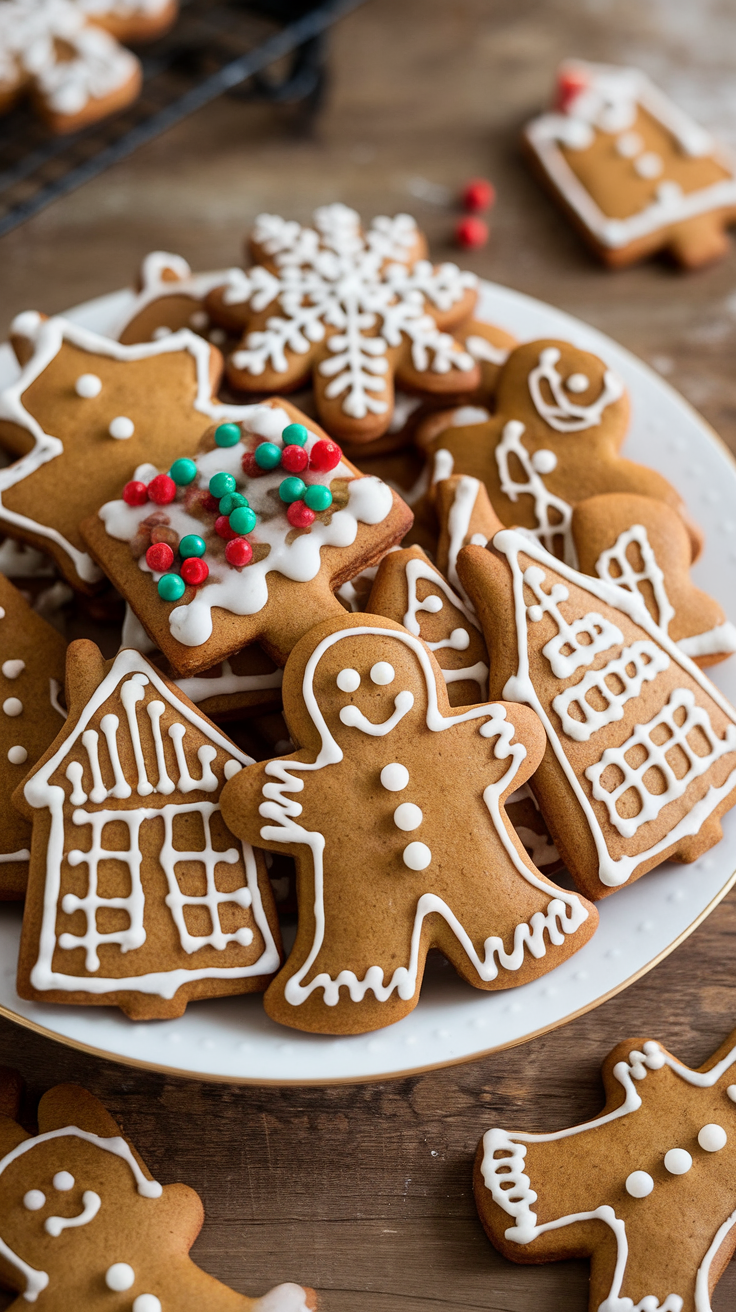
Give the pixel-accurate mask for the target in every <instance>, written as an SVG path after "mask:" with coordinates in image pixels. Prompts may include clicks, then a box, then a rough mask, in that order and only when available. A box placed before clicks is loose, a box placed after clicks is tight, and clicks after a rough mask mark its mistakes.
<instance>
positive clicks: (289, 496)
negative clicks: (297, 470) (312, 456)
mask: <svg viewBox="0 0 736 1312" xmlns="http://www.w3.org/2000/svg"><path fill="white" fill-rule="evenodd" d="M306 490H307V485H306V483H305V482H304V480H303V479H302V478H297V477H296V475H295V474H292V475H291V476H290V477H289V478H284V479H282V480H281V482H280V484H279V496H280V497H281V500H282V501H285V502H286V504H287V506H288V505H291V503H292V501H300V500H301V498H302V497H303V496H304V493H305V492H306Z"/></svg>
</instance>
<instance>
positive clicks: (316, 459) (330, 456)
mask: <svg viewBox="0 0 736 1312" xmlns="http://www.w3.org/2000/svg"><path fill="white" fill-rule="evenodd" d="M341 460H342V451H341V450H340V448H339V446H338V445H337V442H330V441H329V440H328V439H327V438H324V437H323V438H320V440H319V442H315V444H314V446H313V447H312V450H311V451H310V453H309V468H310V469H316V470H317V472H318V473H320V474H327V473H329V471H330V470H331V469H334V468H335V466H336V465H339V463H340V461H341Z"/></svg>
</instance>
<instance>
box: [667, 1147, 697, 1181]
mask: <svg viewBox="0 0 736 1312" xmlns="http://www.w3.org/2000/svg"><path fill="white" fill-rule="evenodd" d="M692 1164H693V1159H692V1157H691V1156H690V1154H689V1152H687V1151H686V1150H685V1149H684V1148H670V1150H669V1152H668V1153H665V1155H664V1169H665V1171H669V1173H670V1175H687V1172H688V1171H689V1170H690V1167H691V1166H692Z"/></svg>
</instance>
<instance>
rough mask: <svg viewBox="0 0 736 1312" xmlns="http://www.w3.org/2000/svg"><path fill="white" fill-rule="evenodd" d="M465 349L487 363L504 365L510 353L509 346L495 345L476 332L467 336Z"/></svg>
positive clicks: (475, 358)
mask: <svg viewBox="0 0 736 1312" xmlns="http://www.w3.org/2000/svg"><path fill="white" fill-rule="evenodd" d="M465 350H466V351H469V352H470V354H471V355H472V357H473V359H474V360H479V361H480V362H481V363H487V364H497V365H504V364H505V363H506V361H507V360H508V358H509V355H510V351H509V350H508V348H507V347H504V346H494V345H493V342H489V340H488V338H487V337H480V336H479V335H478V334H476V333H471V334H470V336H469V337H466V338H465ZM486 413H487V412H486ZM471 422H473V421H472V420H471Z"/></svg>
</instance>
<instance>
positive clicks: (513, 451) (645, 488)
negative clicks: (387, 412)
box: [417, 341, 702, 565]
mask: <svg viewBox="0 0 736 1312" xmlns="http://www.w3.org/2000/svg"><path fill="white" fill-rule="evenodd" d="M496 410H497V413H496V414H494V415H493V416H492V417H487V418H485V419H482V418H476V417H475V416H472V417H471V416H468V417H467V420H466V422H465V423H464V424H462V426H460V425H459V424H458V423H457V420H456V421H455V426H449V425H448V426H447V428H446V429H445V431H444V432H442V433H439V434H438V433H437V432H436V429H435V428H434V427H430V429H429V431H428V433H426V432H425V433H423V432H422V430H421V429H420V431H419V433H418V435H417V440H418V441H419V443H420V445H422V446H423V447H424V449H425V451H426V454H427V457H428V459H429V461H430V462H431V463H432V464H433V466H434V469H433V478H434V480H438V479H441V478H447V477H448V476H449V475H450V474H452V473H455V474H470V475H471V476H472V477H474V478H478V479H480V481H481V482H482V483H484V484H485V487H486V490H487V492H488V495H489V497H490V499H491V504H492V506H493V509H494V510H495V511H496V513H497V514H498V516H499V518H500V519H501V520H502V522H503V523H504V524H506V525H509V526H518V527H520V528H525V529H528V530H529V531H531V533H533V534H534V536H535V537H536V538H538V539H539V541H540V542H541V544H542V546H544V547H546V548H547V550H548V551H552V552H553V553H554V554H555V555H558V556H560V558H561V559H563V560H564V561H565V562H566V563H567V564H568V565H576V564H577V557H576V552H575V543H574V540H573V535H572V511H573V506H574V505H575V504H576V503H577V502H578V501H583V500H584V499H585V498H586V497H590V496H595V495H597V494H598V493H600V492H629V493H637V494H639V495H642V496H649V497H655V498H657V499H658V500H660V501H664V502H665V503H666V504H667V505H670V506H672V507H673V509H675V510H677V511H678V512H679V514H680V515H682V517H683V519H684V520H685V522H686V524H687V527H688V531H689V533H690V534H691V537H692V540H693V555H694V556H695V555H697V552H698V550H699V548H700V545H701V543H702V535H701V534H700V532H699V530H698V529H697V528H695V526H693V525H692V524H691V523H690V521H689V518H688V516H687V511H686V509H685V506H684V504H683V502H682V499H681V497H680V495H679V493H678V492H676V491H675V489H674V488H673V487H672V486H671V484H670V483H668V482H667V479H666V478H663V477H662V475H661V474H658V473H656V472H655V471H654V470H653V469H648V468H646V467H645V466H644V465H637V464H634V462H633V461H631V460H625V459H624V458H623V457H622V456H620V455H619V450H620V447H621V444H622V443H623V440H624V438H625V436H626V430H627V426H628V417H629V403H628V398H627V396H626V393H625V391H624V386H623V383H622V382H621V381H620V379H619V378H617V376H616V375H615V374H614V373H613V372H612V371H611V370H610V369H608V368H607V367H606V365H605V364H604V362H603V361H602V360H599V359H598V357H597V356H595V355H590V354H589V353H588V352H587V351H580V350H578V349H577V347H574V346H571V345H570V344H569V343H568V342H558V341H539V342H527V343H525V344H524V345H523V346H519V347H517V349H516V350H515V351H512V353H511V355H510V356H509V359H508V363H507V364H506V365H505V366H504V368H503V370H502V372H501V376H500V378H499V381H498V385H497V389H496ZM435 422H436V421H435V417H434V416H431V417H430V419H429V421H428V423H429V425H430V426H432V425H434V424H435Z"/></svg>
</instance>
